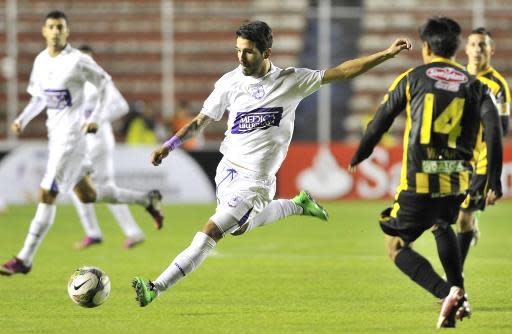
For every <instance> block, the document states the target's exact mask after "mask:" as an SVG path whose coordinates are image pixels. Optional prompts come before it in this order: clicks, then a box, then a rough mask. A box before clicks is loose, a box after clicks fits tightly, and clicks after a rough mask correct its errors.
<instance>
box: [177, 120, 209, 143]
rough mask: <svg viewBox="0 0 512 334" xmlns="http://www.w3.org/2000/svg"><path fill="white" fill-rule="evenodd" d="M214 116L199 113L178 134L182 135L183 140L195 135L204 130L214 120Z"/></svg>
mask: <svg viewBox="0 0 512 334" xmlns="http://www.w3.org/2000/svg"><path fill="white" fill-rule="evenodd" d="M212 120H213V119H212V118H210V117H208V116H206V115H203V114H199V115H197V116H196V117H195V118H194V119H193V120H192V121H191V122H190V123H188V124H187V125H185V126H184V127H182V128H181V129H180V130H179V131H178V132H176V136H178V137H180V138H181V140H182V141H185V140H187V139H190V138H193V137H195V136H196V135H197V134H198V133H200V132H201V131H203V130H204V128H206V127H207V126H208V124H210V123H211V122H212Z"/></svg>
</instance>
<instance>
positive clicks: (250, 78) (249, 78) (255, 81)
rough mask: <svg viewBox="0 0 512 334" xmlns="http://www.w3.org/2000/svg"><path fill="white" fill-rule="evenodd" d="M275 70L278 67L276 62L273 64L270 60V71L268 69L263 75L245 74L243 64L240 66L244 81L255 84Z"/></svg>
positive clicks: (239, 70)
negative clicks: (256, 76) (255, 76)
mask: <svg viewBox="0 0 512 334" xmlns="http://www.w3.org/2000/svg"><path fill="white" fill-rule="evenodd" d="M275 71H277V67H275V66H274V64H272V62H270V71H268V72H267V74H265V75H264V76H262V77H259V78H254V77H251V76H245V75H244V74H243V73H242V65H239V66H238V72H239V74H240V75H241V76H242V77H243V78H244V81H245V82H247V83H249V84H255V83H258V82H261V81H263V80H265V79H266V78H267V77H268V76H269V75H271V74H272V73H274V72H275Z"/></svg>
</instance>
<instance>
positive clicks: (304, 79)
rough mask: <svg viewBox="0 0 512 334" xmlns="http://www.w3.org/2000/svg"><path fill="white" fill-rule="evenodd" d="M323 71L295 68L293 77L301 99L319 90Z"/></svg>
mask: <svg viewBox="0 0 512 334" xmlns="http://www.w3.org/2000/svg"><path fill="white" fill-rule="evenodd" d="M324 73H325V70H322V71H320V70H310V69H308V68H296V69H295V77H296V80H297V88H298V90H299V94H300V95H301V96H302V97H306V96H308V95H311V94H313V93H314V92H316V91H317V90H319V89H320V86H321V84H322V78H323V77H324Z"/></svg>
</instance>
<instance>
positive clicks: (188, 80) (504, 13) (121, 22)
mask: <svg viewBox="0 0 512 334" xmlns="http://www.w3.org/2000/svg"><path fill="white" fill-rule="evenodd" d="M56 8H58V9H61V10H63V11H64V12H65V13H66V14H67V15H68V17H69V20H70V29H71V34H70V39H69V42H70V43H71V44H72V45H73V46H75V47H76V46H78V45H80V44H83V43H87V44H89V45H91V46H92V47H93V49H94V50H95V53H96V55H95V58H96V60H97V61H98V63H99V64H100V65H101V66H102V67H104V68H105V70H106V71H107V72H109V73H110V74H111V75H112V77H113V79H114V81H115V83H116V85H117V86H118V88H119V89H120V91H121V92H122V93H123V95H124V96H125V98H126V99H127V100H128V102H129V103H130V105H131V112H130V114H129V115H128V116H126V117H125V118H124V119H121V120H119V121H117V122H116V123H115V130H116V138H117V140H118V142H119V143H123V142H126V144H122V145H119V150H120V151H122V152H133V147H134V146H139V147H138V148H137V150H136V151H137V152H141V153H140V155H131V156H130V155H128V158H122V157H119V158H116V160H118V161H117V165H118V169H119V168H121V167H119V166H122V167H127V168H125V169H123V170H118V178H119V179H120V180H119V182H120V183H121V184H126V183H130V184H131V185H134V180H139V182H135V185H136V186H139V185H140V187H143V186H144V185H147V184H148V181H147V179H148V174H147V173H146V172H145V170H144V168H143V167H141V170H140V171H139V172H134V171H131V172H130V171H129V169H130V168H129V166H130V164H133V161H139V162H140V161H144V162H145V161H147V156H148V155H147V154H148V153H149V152H150V151H151V149H152V148H154V147H155V146H156V145H157V143H158V142H161V141H162V140H163V139H165V138H167V137H168V136H169V135H170V134H171V133H172V132H173V126H176V125H177V124H181V123H180V122H183V121H184V120H186V119H187V118H189V117H191V116H192V115H194V114H195V113H197V112H198V111H199V110H200V108H201V105H202V102H203V100H204V99H205V98H206V97H207V96H208V94H209V92H210V91H211V90H212V88H213V84H214V82H215V81H216V80H217V79H218V78H219V77H220V76H221V75H222V74H223V73H225V72H226V71H229V70H231V69H232V68H234V67H235V66H236V65H237V62H236V55H235V53H234V31H235V30H236V28H237V27H238V25H239V24H240V22H242V21H243V20H246V19H261V20H264V21H267V22H268V23H269V24H270V26H271V27H272V28H273V30H274V37H275V38H274V47H273V56H272V60H273V62H274V63H275V64H276V65H277V66H280V67H287V66H297V67H309V68H326V67H328V66H332V65H334V64H337V63H339V62H341V61H343V60H346V59H350V58H354V57H357V56H358V55H363V54H368V53H372V52H375V51H378V50H381V49H384V48H386V47H387V46H388V45H389V44H390V43H391V42H392V40H393V39H394V38H395V37H397V36H407V37H409V38H411V39H412V40H413V43H414V47H413V50H412V51H411V52H408V53H405V54H401V55H400V56H399V57H397V58H396V59H393V60H391V61H389V62H386V63H384V64H382V65H380V66H378V67H377V68H375V69H373V70H371V71H370V72H369V73H366V74H365V75H363V76H361V77H359V78H356V79H355V80H351V81H347V82H344V83H339V84H333V85H326V86H324V87H323V88H322V89H321V90H320V91H319V92H318V93H317V94H314V95H313V96H311V97H309V98H308V99H306V100H304V101H303V102H302V103H301V105H300V106H299V108H298V111H297V116H296V125H295V134H294V139H293V142H292V146H291V147H290V151H289V154H288V157H287V159H286V161H285V163H284V165H283V167H282V169H281V172H280V175H279V177H278V179H279V186H278V195H279V196H286V197H288V196H291V195H293V194H294V193H295V192H296V191H297V189H299V188H308V189H310V190H311V192H312V193H313V194H314V195H315V196H317V197H319V198H322V199H345V198H386V197H389V196H391V195H392V194H393V192H394V188H395V186H396V184H397V182H398V171H399V168H400V160H401V133H402V129H403V120H402V119H400V120H398V122H396V124H395V125H394V126H393V128H392V130H391V131H390V134H389V135H387V136H386V138H385V139H384V140H383V145H381V146H380V148H379V149H378V150H377V151H376V153H375V154H374V155H373V157H372V159H371V160H370V161H369V162H368V163H366V164H365V165H363V166H362V167H361V168H360V170H359V172H358V174H356V175H355V176H351V175H349V174H348V173H347V172H346V170H345V168H346V165H347V163H348V160H349V159H350V156H351V153H352V152H353V150H354V148H355V145H357V140H358V139H359V138H360V135H361V133H362V129H363V128H364V124H365V123H366V122H367V121H368V119H369V117H370V115H371V114H372V113H373V112H374V111H375V109H376V107H377V105H378V104H379V101H380V99H381V97H382V96H383V94H384V92H385V91H386V89H387V87H388V86H389V85H390V83H391V82H392V81H393V79H394V78H395V76H397V75H398V74H400V73H401V72H403V71H405V70H407V69H408V68H410V67H413V66H416V65H418V64H420V63H421V55H420V42H419V40H418V37H417V27H418V24H419V23H421V22H422V21H423V20H424V19H425V18H427V17H428V16H432V15H447V16H451V17H453V18H455V19H456V20H457V21H458V22H459V23H460V24H461V25H462V27H463V35H464V36H466V35H467V33H468V32H469V31H470V30H471V29H472V28H474V27H477V26H486V27H487V28H488V29H489V30H490V31H491V32H492V33H493V36H494V38H495V41H496V45H497V52H496V54H495V56H494V58H493V65H494V67H495V68H496V69H497V70H498V71H499V72H501V73H502V74H503V75H504V76H505V77H506V78H507V80H508V81H509V82H510V78H511V77H512V62H510V61H509V58H510V56H511V54H512V42H511V41H512V40H511V37H510V34H509V32H510V30H511V26H512V20H511V18H512V4H511V3H510V2H509V1H506V0H493V1H491V0H473V1H470V0H468V1H447V0H432V1H429V2H428V3H427V4H425V3H424V2H423V1H420V0H408V1H392V2H391V1H378V0H365V1H357V0H293V1H292V0H287V1H272V0H259V1H253V0H231V1H228V0H214V1H207V0H186V1H185V0H174V1H172V0H144V1H139V0H134V1H121V0H106V1H105V0H101V1H100V0H89V1H44V0H37V1H36V0H19V1H15V0H6V1H3V2H1V3H0V60H1V65H2V66H1V69H2V72H1V74H2V80H1V81H0V152H1V153H0V156H1V157H3V158H4V159H2V160H0V176H2V181H1V182H2V184H3V185H4V186H3V187H1V188H2V189H3V190H0V197H2V196H3V197H4V198H5V197H7V201H8V202H9V201H11V202H14V203H18V202H27V201H28V202H30V201H32V200H33V199H34V198H35V195H34V194H35V191H36V189H37V184H38V181H37V180H38V179H40V175H41V173H42V171H43V170H44V159H45V139H46V128H45V125H44V121H45V115H44V114H41V115H40V116H39V117H37V118H36V119H35V120H34V121H32V123H31V124H30V125H29V126H28V127H27V129H26V131H25V133H24V134H23V136H22V137H21V139H20V140H18V139H17V138H15V137H14V136H13V134H12V133H10V131H8V128H9V124H10V123H11V122H12V120H13V119H14V117H15V116H16V115H17V114H18V113H19V112H20V111H21V110H22V108H23V106H24V105H25V104H26V103H27V101H28V99H29V96H28V94H27V93H26V86H27V80H28V77H29V74H30V70H31V67H32V62H33V59H34V57H35V55H36V54H37V53H38V52H40V51H41V50H42V49H43V48H44V40H43V39H42V38H41V34H40V28H41V24H42V18H43V17H44V15H45V14H46V13H47V12H48V11H49V10H51V9H56ZM463 44H464V41H463ZM463 44H462V47H461V49H460V51H459V53H458V57H457V60H458V61H459V62H461V63H465V58H466V57H465V54H464V51H463ZM137 120H138V121H139V122H137ZM224 120H225V119H224ZM134 124H135V125H134ZM224 130H225V121H221V122H218V123H216V124H214V125H213V126H211V127H210V128H209V129H207V131H206V132H205V134H204V137H203V138H200V140H199V141H197V142H195V143H192V145H191V147H188V155H190V156H192V157H193V158H194V160H195V161H196V162H198V163H199V165H200V166H201V167H202V168H203V170H204V175H206V176H207V178H209V179H210V180H211V179H212V176H213V174H214V169H215V166H216V163H217V161H218V160H219V158H220V155H219V153H218V152H217V149H218V146H219V144H220V140H221V139H222V135H223V132H224ZM510 138H511V136H510V135H509V136H508V137H507V139H506V140H507V142H509V141H510ZM26 143H31V144H32V145H33V147H35V148H34V149H33V150H31V151H30V153H26V152H25V153H24V154H23V155H21V154H18V155H19V156H21V158H19V159H21V160H20V161H21V163H14V162H11V164H9V171H8V172H4V173H2V172H1V166H2V163H3V165H4V170H5V169H7V167H6V165H7V164H6V161H7V160H8V159H7V157H9V156H12V154H11V153H12V152H15V151H16V150H19V149H21V148H25V149H26V147H27V146H26ZM511 148H512V147H511V146H510V143H507V145H506V146H505V158H506V160H507V162H506V165H505V167H504V173H503V184H504V192H505V196H507V197H511V196H512V190H511V182H512V181H511V180H512V177H511V175H512V155H511ZM125 155H126V154H125ZM10 166H15V167H14V169H17V170H16V171H15V172H13V168H11V167H10ZM33 166H39V167H37V168H35V167H33ZM148 166H149V165H148ZM168 166H171V164H169V165H168ZM169 168H170V167H169ZM181 169H187V167H186V166H183V167H182V168H181ZM127 170H128V172H127ZM148 170H151V168H149V167H148ZM134 173H135V174H134ZM150 173H151V172H150ZM172 173H175V172H174V171H173V172H172ZM172 173H169V174H172ZM161 176H162V175H161V174H154V175H152V176H150V177H149V178H151V179H152V180H153V181H152V182H154V183H155V184H158V183H159V180H158V179H159V178H160V177H161ZM183 177H185V178H187V177H188V178H192V177H193V175H188V176H187V175H185V176H183ZM164 178H166V180H167V178H168V180H167V181H168V182H167V181H166V182H167V183H166V184H167V187H166V192H165V193H166V194H167V195H169V196H167V198H168V199H169V201H170V202H201V201H208V199H209V198H211V196H210V197H208V196H206V198H205V197H204V196H202V197H201V196H198V198H194V196H188V197H187V196H185V197H183V196H182V193H183V188H182V186H181V185H178V184H177V181H176V178H175V177H174V178H173V177H172V176H168V177H167V176H164ZM9 179H10V180H11V181H12V180H19V179H22V180H24V181H26V183H27V184H28V183H30V184H31V185H30V187H32V188H33V191H32V194H29V193H30V191H31V190H30V189H29V191H25V193H24V195H23V198H21V199H20V198H14V199H11V200H10V199H9V197H10V196H11V194H12V191H11V188H12V187H13V185H12V182H11V183H9V182H8V181H7V180H9ZM150 183H151V182H150ZM183 187H184V186H183ZM2 191H3V193H2ZM196 193H198V192H196Z"/></svg>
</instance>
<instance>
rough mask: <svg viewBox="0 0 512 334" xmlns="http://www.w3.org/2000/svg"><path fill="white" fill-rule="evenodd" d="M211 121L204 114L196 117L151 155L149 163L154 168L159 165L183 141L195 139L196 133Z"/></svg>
mask: <svg viewBox="0 0 512 334" xmlns="http://www.w3.org/2000/svg"><path fill="white" fill-rule="evenodd" d="M212 120H213V119H212V118H211V117H208V116H206V115H204V114H199V115H197V116H196V117H195V118H194V119H193V120H192V121H190V122H189V123H188V124H187V125H185V126H184V127H182V128H181V129H180V130H178V132H176V134H175V135H174V136H172V137H171V139H169V140H168V141H166V142H165V143H164V144H163V145H162V146H160V148H158V149H156V150H154V151H153V153H151V163H152V164H153V165H155V166H158V165H160V164H161V163H162V160H163V159H165V157H167V156H168V155H169V152H171V151H172V150H174V149H175V148H177V147H179V146H180V145H181V144H182V143H183V142H184V141H185V140H188V139H190V138H193V137H195V136H196V135H197V134H198V133H200V132H201V131H203V130H204V128H206V127H207V126H208V124H210V123H211V122H212Z"/></svg>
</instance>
